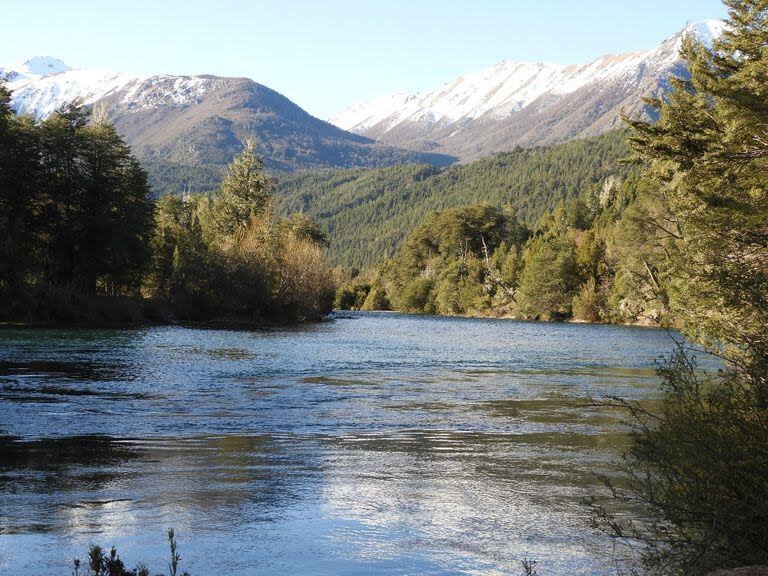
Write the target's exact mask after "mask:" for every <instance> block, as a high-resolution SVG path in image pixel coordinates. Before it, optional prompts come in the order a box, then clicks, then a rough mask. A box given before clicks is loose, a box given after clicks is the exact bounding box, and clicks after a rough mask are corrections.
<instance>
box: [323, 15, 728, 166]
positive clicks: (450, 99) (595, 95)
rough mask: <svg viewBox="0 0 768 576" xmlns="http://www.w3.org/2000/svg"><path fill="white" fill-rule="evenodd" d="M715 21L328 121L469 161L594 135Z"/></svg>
mask: <svg viewBox="0 0 768 576" xmlns="http://www.w3.org/2000/svg"><path fill="white" fill-rule="evenodd" d="M722 30H723V23H722V22H720V21H718V20H708V21H705V22H701V23H697V24H691V25H689V26H686V28H685V29H684V30H682V31H681V32H679V33H678V34H676V35H674V36H673V37H671V38H669V39H667V40H665V41H664V42H663V43H662V44H661V45H660V46H658V47H657V48H655V49H653V50H650V51H647V52H632V53H627V54H620V55H611V56H604V57H602V58H599V59H597V60H595V61H594V62H591V63H589V64H583V65H567V66H565V65H559V64H549V63H520V62H506V61H505V62H500V63H499V64H497V65H496V66H494V67H492V68H489V69H487V70H482V71H480V72H477V73H474V74H470V75H467V76H462V77H460V78H457V79H456V80H453V81H452V82H449V83H448V84H445V85H444V86H442V87H440V88H438V89H437V90H434V91H431V92H425V93H421V94H393V95H389V96H385V97H382V98H379V99H376V100H373V101H371V102H368V103H363V104H358V105H355V106H352V107H351V108H349V109H347V110H345V111H344V112H342V113H340V114H339V115H337V116H335V117H333V118H331V119H330V122H332V123H333V124H335V125H337V126H339V127H341V128H344V129H346V130H350V131H352V132H355V133H358V134H362V135H365V136H369V137H371V138H377V139H380V140H381V141H383V142H387V143H389V144H392V145H396V146H403V147H407V148H411V149H414V150H432V151H440V152H445V153H450V154H453V155H456V156H459V157H460V158H462V159H473V158H478V157H480V156H484V155H488V154H491V153H494V152H498V151H503V150H508V149H511V148H513V147H514V146H518V145H523V146H530V145H535V144H546V143H554V142H560V141H564V140H569V139H573V138H579V137H585V136H591V135H595V134H600V133H602V132H605V131H606V130H610V129H612V128H615V127H617V126H618V125H619V113H620V112H621V111H622V110H624V111H626V112H629V113H638V112H642V111H644V105H643V103H642V97H643V96H647V95H651V94H657V93H659V91H660V90H663V89H664V88H665V87H666V79H667V77H668V76H669V74H670V73H673V72H674V73H680V72H683V71H684V69H683V68H682V64H681V61H680V58H679V50H680V45H681V43H682V40H683V38H684V37H685V36H686V35H688V34H693V35H695V36H696V37H697V38H699V39H701V40H702V41H704V42H705V43H711V42H712V39H713V38H716V37H718V36H719V35H720V34H721V33H722Z"/></svg>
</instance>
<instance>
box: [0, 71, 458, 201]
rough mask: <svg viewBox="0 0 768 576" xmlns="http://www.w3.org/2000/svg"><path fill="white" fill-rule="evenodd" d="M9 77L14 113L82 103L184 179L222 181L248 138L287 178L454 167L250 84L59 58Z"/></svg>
mask: <svg viewBox="0 0 768 576" xmlns="http://www.w3.org/2000/svg"><path fill="white" fill-rule="evenodd" d="M0 78H2V79H4V80H5V82H6V84H7V86H8V88H9V89H10V90H11V93H12V101H11V105H12V107H13V108H14V110H16V112H17V113H20V114H30V115H32V116H34V117H35V118H36V119H38V120H42V119H45V118H46V117H48V116H49V115H50V114H52V113H53V112H54V111H55V110H57V109H58V108H60V107H61V106H66V105H68V104H70V103H72V102H75V101H78V102H80V103H81V104H83V105H85V106H93V107H99V108H102V109H103V110H104V111H105V112H106V113H107V115H108V116H109V118H110V119H111V121H112V122H113V123H114V125H115V127H116V128H117V130H118V131H119V132H120V134H121V135H122V136H123V137H124V138H125V139H126V141H127V143H128V144H129V145H131V147H132V148H133V149H134V151H135V152H136V154H137V156H138V157H139V158H140V159H141V160H143V161H149V162H148V163H149V165H150V170H152V167H153V166H155V165H157V163H161V164H162V163H170V164H173V165H175V166H176V167H177V168H178V167H181V168H180V169H177V170H175V174H177V175H181V177H182V179H183V178H184V172H185V171H187V172H193V171H196V172H198V173H199V172H200V169H201V168H202V169H203V170H204V171H205V170H208V171H210V172H211V178H208V179H207V180H208V181H211V180H215V179H216V177H215V176H214V174H218V173H220V171H221V169H222V168H223V167H224V166H225V165H226V164H227V163H228V162H229V160H230V159H231V158H232V156H234V155H235V154H237V153H238V152H239V151H240V150H241V149H242V145H243V142H244V141H245V139H246V138H248V137H255V138H256V140H257V149H258V152H259V154H260V155H261V156H263V157H264V159H265V163H266V165H267V167H268V169H270V170H272V171H278V172H290V171H293V170H305V169H322V168H374V167H381V166H390V165H397V164H404V163H412V162H416V163H419V162H428V163H432V164H435V165H441V166H442V165H447V164H450V163H452V162H453V161H454V158H452V157H450V156H446V155H441V154H432V153H426V154H425V153H420V152H413V151H407V150H403V149H398V148H397V147H393V146H389V145H386V144H383V143H379V142H376V141H375V140H373V139H371V138H368V137H365V136H362V135H359V134H353V133H350V132H347V131H344V130H342V129H341V128H338V127H337V126H334V125H332V124H329V123H328V122H326V121H324V120H321V119H319V118H316V117H314V116H312V115H310V114H309V113H308V112H306V111H305V110H304V109H302V108H301V107H300V106H298V105H297V104H295V103H294V102H292V101H291V100H289V99H288V98H287V97H285V96H283V95H282V94H280V93H279V92H276V91H275V90H272V89H271V88H269V87H268V86H265V85H263V84H259V83H257V82H255V81H254V80H251V79H250V78H230V77H223V76H214V75H209V74H206V75H199V76H174V75H167V74H165V75H155V76H141V75H134V74H126V73H119V72H109V71H98V70H82V69H72V68H70V67H69V66H67V65H66V64H64V63H63V62H61V61H60V60H57V59H55V58H52V57H36V58H32V59H30V60H28V61H27V62H25V63H24V64H22V65H18V66H11V67H0ZM185 167H186V168H185ZM160 168H163V167H162V166H160ZM187 168H188V170H187ZM161 171H163V170H161ZM155 176H157V175H156V174H155ZM192 180H194V182H198V180H197V179H187V181H185V182H162V181H160V180H159V179H158V178H157V177H155V178H154V179H153V181H154V182H155V183H156V184H158V183H159V185H160V190H159V192H160V193H165V192H169V191H178V190H179V189H184V190H189V191H193V192H195V191H200V192H204V191H207V190H200V189H197V188H196V184H194V183H193V184H190V182H191V181H192ZM206 185H208V184H206Z"/></svg>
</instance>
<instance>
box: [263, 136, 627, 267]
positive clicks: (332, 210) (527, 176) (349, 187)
mask: <svg viewBox="0 0 768 576" xmlns="http://www.w3.org/2000/svg"><path fill="white" fill-rule="evenodd" d="M625 136H626V135H625V133H624V132H622V131H618V132H612V133H608V134H605V135H602V136H598V137H595V138H590V139H586V140H580V141H573V142H568V143H565V144H560V145H556V146H540V147H535V148H526V149H523V148H519V149H516V150H514V151H512V152H508V153H504V154H498V155H496V156H493V157H489V158H484V159H482V160H478V161H476V162H473V163H471V164H466V165H456V166H450V167H447V168H435V167H434V166H426V165H415V164H409V165H404V166H394V167H389V168H380V169H372V170H328V171H318V172H301V173H296V174H292V175H284V176H281V177H279V178H278V181H277V188H276V192H275V198H276V209H277V211H278V212H280V213H282V214H288V213H291V212H303V213H305V214H307V215H308V216H309V217H311V218H313V219H315V220H317V221H318V222H319V223H320V225H321V226H322V227H323V228H324V229H325V230H329V231H333V234H332V237H331V239H330V247H329V256H330V258H331V259H332V261H333V262H334V263H336V264H339V265H342V266H347V267H351V266H357V267H370V266H373V265H375V264H377V263H379V262H381V261H382V260H383V259H385V258H387V257H392V256H393V255H394V254H395V252H396V251H397V250H398V249H399V247H400V245H401V242H402V240H403V238H404V236H405V235H406V234H407V233H408V231H410V230H412V229H413V228H415V227H416V226H417V225H418V224H419V223H421V222H422V221H423V220H424V219H425V218H426V217H427V216H428V215H429V214H430V213H431V212H433V211H436V210H445V209H448V208H456V207H461V206H466V205H471V204H480V203H489V204H492V205H497V206H511V207H513V208H514V209H515V211H516V214H517V216H518V218H519V219H520V220H521V221H523V222H525V223H526V224H527V225H528V226H532V225H534V224H535V223H536V222H537V221H538V219H539V218H540V217H541V215H542V214H543V213H544V212H546V211H548V210H552V209H554V208H555V207H556V205H557V203H558V202H559V201H560V200H563V199H570V198H573V197H576V196H578V195H579V194H580V193H581V192H583V191H584V190H585V189H587V188H588V187H589V186H591V185H593V184H597V183H599V182H603V181H604V180H605V179H606V178H608V177H609V176H611V175H613V176H616V177H618V178H619V179H621V180H623V179H625V178H626V177H627V175H628V174H629V173H631V172H632V171H633V169H632V168H629V167H626V166H623V165H617V164H616V160H617V159H619V158H621V157H623V156H624V155H626V153H627V149H626V145H625Z"/></svg>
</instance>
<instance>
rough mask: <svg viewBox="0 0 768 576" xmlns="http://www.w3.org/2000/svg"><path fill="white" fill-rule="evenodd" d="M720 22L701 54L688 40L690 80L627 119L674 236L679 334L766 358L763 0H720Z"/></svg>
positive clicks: (766, 22) (767, 140)
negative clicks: (643, 115)
mask: <svg viewBox="0 0 768 576" xmlns="http://www.w3.org/2000/svg"><path fill="white" fill-rule="evenodd" d="M725 3H726V5H727V7H728V9H729V27H727V28H726V31H725V33H724V34H723V36H722V37H721V38H720V39H718V40H716V41H715V43H714V46H713V49H712V50H708V49H707V48H706V47H705V46H703V45H702V44H699V43H697V42H696V41H695V40H694V39H693V38H688V39H686V41H685V42H684V44H683V48H682V56H683V58H684V59H685V61H686V63H687V64H688V69H689V70H690V78H676V79H675V80H673V82H672V87H673V91H672V92H671V93H670V94H669V95H668V96H667V97H665V98H664V99H657V100H652V101H651V102H650V103H651V104H652V105H653V106H654V107H655V108H656V110H657V111H658V114H659V121H658V122H657V123H655V124H653V123H648V122H640V121H633V122H631V124H632V126H633V127H634V129H635V133H634V135H633V137H632V138H631V143H632V146H633V148H634V150H635V151H636V154H637V157H638V158H639V159H641V160H643V161H648V162H650V163H651V174H652V175H653V177H654V178H656V180H657V181H658V182H659V183H660V186H661V191H662V193H663V194H664V196H665V198H666V200H667V201H668V203H669V206H670V208H671V210H672V213H673V214H674V215H675V217H676V219H677V225H678V226H679V230H680V234H679V238H678V241H677V242H676V245H677V250H678V252H677V257H676V259H675V266H676V268H677V269H678V270H679V274H678V276H679V278H680V281H679V282H677V283H676V284H675V285H674V286H673V289H672V298H673V300H674V306H675V308H676V310H677V311H678V313H679V314H680V318H681V320H682V321H683V325H684V327H685V329H686V333H687V334H688V335H689V336H691V337H693V338H695V339H697V340H698V341H701V342H704V343H706V344H708V345H711V346H719V345H721V344H725V345H727V346H729V348H730V349H731V350H732V351H737V350H738V351H740V352H743V353H744V355H745V357H746V361H760V362H763V361H764V360H765V358H766V357H768V339H766V338H765V327H766V326H767V325H768V266H766V258H768V228H767V227H766V225H765V223H766V221H768V181H767V179H766V176H765V174H766V170H767V169H768V132H766V126H768V52H766V49H765V46H766V45H767V44H768V2H766V1H765V0H727V1H726V2H725Z"/></svg>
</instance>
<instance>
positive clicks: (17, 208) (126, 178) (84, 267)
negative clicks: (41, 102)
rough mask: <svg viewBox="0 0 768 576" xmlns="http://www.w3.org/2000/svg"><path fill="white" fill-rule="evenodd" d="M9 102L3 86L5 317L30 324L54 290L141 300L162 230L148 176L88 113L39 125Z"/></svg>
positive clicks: (1, 266)
mask: <svg viewBox="0 0 768 576" xmlns="http://www.w3.org/2000/svg"><path fill="white" fill-rule="evenodd" d="M9 102H10V94H9V92H8V91H7V90H6V89H5V88H4V87H2V86H0V238H2V244H0V294H2V304H0V307H1V309H0V316H4V317H19V316H21V317H23V316H24V315H25V314H27V313H29V312H30V311H32V310H35V309H36V308H40V306H35V303H37V304H40V303H42V302H44V301H45V295H46V294H48V293H50V292H51V291H54V290H69V291H72V292H74V293H76V294H82V295H88V296H97V295H109V296H131V295H133V296H135V295H137V294H138V291H139V287H140V284H141V280H142V272H143V269H144V266H145V264H146V262H147V260H148V258H149V252H148V250H147V246H148V239H149V236H150V233H151V225H152V204H151V202H150V199H149V186H148V184H147V176H146V173H145V172H144V170H143V169H142V168H141V166H140V165H139V163H138V161H137V160H136V159H135V158H134V157H133V156H132V155H131V152H130V150H129V148H128V147H127V146H126V145H125V143H124V142H123V141H122V139H121V138H120V136H119V135H118V134H117V132H116V131H115V129H114V128H113V127H112V126H111V125H110V124H108V123H106V122H105V121H103V120H97V121H95V122H93V123H90V124H89V123H88V122H87V120H88V115H87V114H86V113H85V112H84V111H83V110H81V109H80V108H78V107H76V106H71V107H69V108H66V109H63V110H60V111H58V112H56V113H55V114H53V115H52V116H51V117H50V118H48V119H47V120H45V121H44V122H41V123H35V122H34V121H32V120H31V119H30V118H25V117H21V118H17V117H15V116H14V115H13V114H12V112H11V110H10V105H9ZM39 312H40V313H41V314H42V315H43V316H46V315H48V313H49V312H50V311H48V310H42V311H39Z"/></svg>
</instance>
